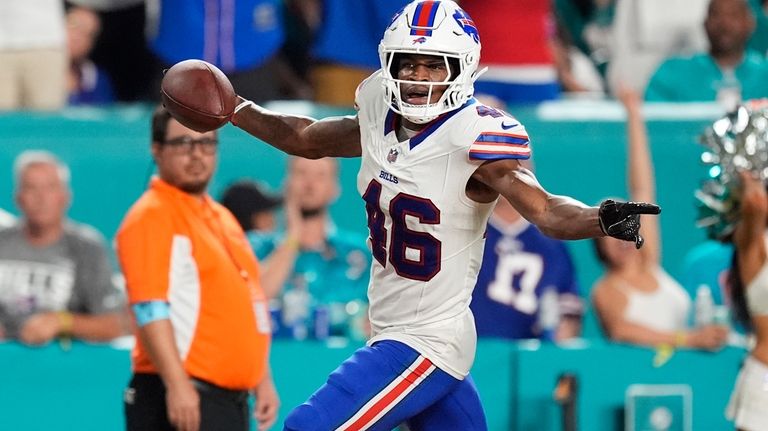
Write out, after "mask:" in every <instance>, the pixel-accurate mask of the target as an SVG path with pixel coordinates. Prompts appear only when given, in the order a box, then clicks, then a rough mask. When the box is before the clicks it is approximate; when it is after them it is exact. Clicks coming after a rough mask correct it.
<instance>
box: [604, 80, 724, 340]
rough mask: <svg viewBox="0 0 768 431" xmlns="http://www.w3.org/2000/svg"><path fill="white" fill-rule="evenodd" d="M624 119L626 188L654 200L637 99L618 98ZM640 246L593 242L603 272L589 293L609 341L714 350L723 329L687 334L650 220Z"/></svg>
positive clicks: (681, 304) (682, 307) (681, 296)
mask: <svg viewBox="0 0 768 431" xmlns="http://www.w3.org/2000/svg"><path fill="white" fill-rule="evenodd" d="M622 100H623V102H624V104H625V106H626V108H627V116H628V125H627V127H628V145H629V147H628V155H629V166H628V171H629V172H628V174H629V184H630V198H631V199H632V200H637V201H644V202H653V201H655V199H656V196H655V195H656V193H655V184H654V181H655V180H654V170H653V165H652V164H651V163H652V162H651V157H650V154H649V149H648V142H647V134H646V131H645V125H644V123H643V120H642V114H641V112H640V108H641V103H640V100H639V97H638V96H637V95H636V94H635V93H634V92H631V91H627V92H626V93H625V94H622ZM641 235H642V236H643V237H644V238H645V245H644V246H643V248H641V249H639V250H635V249H633V248H632V247H624V246H623V244H622V243H619V242H616V241H612V240H611V239H610V238H600V239H598V240H596V241H595V246H596V247H595V249H596V251H597V255H598V257H599V258H600V260H601V261H602V263H603V264H604V265H605V267H606V273H605V275H604V276H603V277H602V278H601V279H600V280H598V281H597V282H596V284H595V287H594V289H593V292H592V295H593V298H592V299H593V302H594V305H595V311H596V312H597V316H598V318H599V319H600V322H601V323H602V326H603V329H604V330H605V332H606V334H607V335H608V337H609V338H611V339H613V340H616V341H622V342H628V343H633V344H641V345H647V346H659V345H670V346H679V347H693V348H703V349H712V350H714V349H718V348H720V347H721V346H722V345H723V344H724V343H725V341H726V336H727V333H728V330H727V328H725V327H722V326H716V325H706V326H702V327H699V328H695V329H688V327H687V326H688V325H687V322H688V315H689V312H690V308H691V298H690V296H688V294H687V293H686V292H685V290H684V289H683V288H682V286H680V285H679V284H678V283H677V282H676V281H675V280H674V279H673V278H672V277H670V276H669V274H667V273H666V271H664V269H663V268H662V267H661V266H660V264H659V260H660V259H659V251H660V250H661V237H660V234H659V225H658V221H657V220H656V218H653V217H649V218H648V219H647V220H645V221H644V222H643V227H642V228H641Z"/></svg>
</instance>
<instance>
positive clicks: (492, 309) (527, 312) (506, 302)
mask: <svg viewBox="0 0 768 431" xmlns="http://www.w3.org/2000/svg"><path fill="white" fill-rule="evenodd" d="M546 289H555V290H556V292H557V295H558V304H559V312H560V314H561V315H577V316H578V315H581V313H582V308H583V305H582V301H581V299H580V298H579V287H578V283H577V281H576V277H575V273H574V268H573V262H572V261H571V257H570V255H569V254H568V249H567V248H566V246H565V244H564V243H563V242H562V241H558V240H555V239H552V238H549V237H547V236H545V235H544V234H542V233H541V231H539V229H538V228H536V226H534V225H532V224H530V223H528V222H527V221H525V220H521V221H519V222H517V223H514V224H511V225H507V226H505V225H503V224H502V223H501V222H500V221H499V220H497V219H494V218H493V217H492V218H491V220H490V221H489V222H488V230H487V236H486V242H485V252H484V254H483V263H482V266H481V267H480V273H479V274H478V277H477V284H476V286H475V290H474V292H473V293H472V303H471V305H470V308H471V309H472V313H473V314H474V316H475V325H476V326H477V334H478V336H479V337H500V338H511V339H521V338H539V337H541V328H539V325H538V319H539V310H540V298H541V296H542V294H543V293H544V292H545V290H546Z"/></svg>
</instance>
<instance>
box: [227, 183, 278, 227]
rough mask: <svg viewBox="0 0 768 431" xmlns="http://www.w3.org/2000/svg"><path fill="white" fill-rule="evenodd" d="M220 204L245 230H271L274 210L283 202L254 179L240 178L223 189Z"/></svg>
mask: <svg viewBox="0 0 768 431" xmlns="http://www.w3.org/2000/svg"><path fill="white" fill-rule="evenodd" d="M221 204H222V205H224V206H225V207H226V208H227V209H228V210H229V211H230V212H231V213H232V214H233V215H234V216H235V218H236V219H237V222H238V223H240V227H242V228H243V230H244V231H245V232H249V231H252V230H257V231H261V232H271V231H273V230H275V227H276V222H275V210H276V209H278V208H279V207H280V206H281V205H282V204H283V197H282V196H280V195H277V194H271V193H269V192H267V191H266V190H265V189H264V187H263V186H261V185H260V184H259V183H257V182H255V181H251V180H241V181H237V182H235V183H233V184H231V185H230V186H229V187H227V188H226V189H225V190H224V193H222V195H221Z"/></svg>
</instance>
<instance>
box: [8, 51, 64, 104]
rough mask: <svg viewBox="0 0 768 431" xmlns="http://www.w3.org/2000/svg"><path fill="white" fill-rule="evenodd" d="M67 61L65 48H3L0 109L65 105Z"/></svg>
mask: <svg viewBox="0 0 768 431" xmlns="http://www.w3.org/2000/svg"><path fill="white" fill-rule="evenodd" d="M67 61H68V60H67V52H66V50H65V49H64V48H63V47H62V48H51V49H30V50H18V51H14V50H8V51H2V50H0V111H3V110H9V109H35V110H55V109H59V108H61V107H63V106H64V105H65V103H66V101H67V81H66V78H67Z"/></svg>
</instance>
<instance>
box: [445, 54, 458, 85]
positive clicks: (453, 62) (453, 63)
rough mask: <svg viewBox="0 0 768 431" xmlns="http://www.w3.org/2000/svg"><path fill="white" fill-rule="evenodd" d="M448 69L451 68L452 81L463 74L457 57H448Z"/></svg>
mask: <svg viewBox="0 0 768 431" xmlns="http://www.w3.org/2000/svg"><path fill="white" fill-rule="evenodd" d="M448 67H450V68H451V78H450V80H451V81H454V80H456V78H457V77H458V76H459V73H461V63H459V59H458V58H455V57H448Z"/></svg>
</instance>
